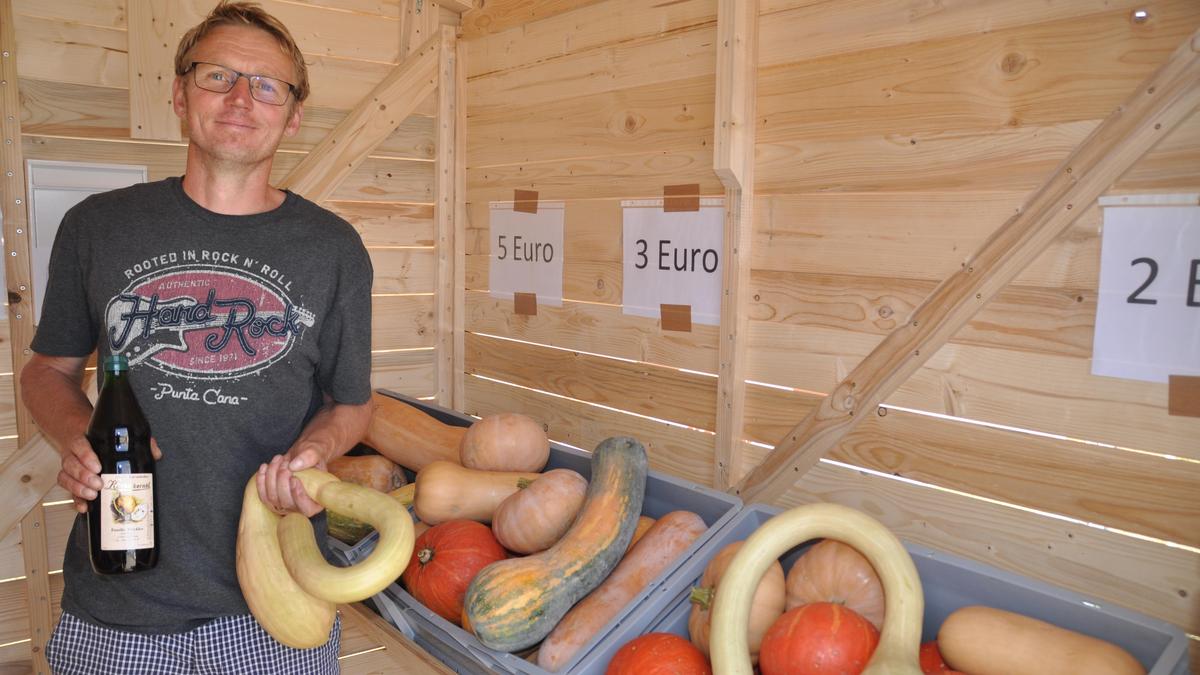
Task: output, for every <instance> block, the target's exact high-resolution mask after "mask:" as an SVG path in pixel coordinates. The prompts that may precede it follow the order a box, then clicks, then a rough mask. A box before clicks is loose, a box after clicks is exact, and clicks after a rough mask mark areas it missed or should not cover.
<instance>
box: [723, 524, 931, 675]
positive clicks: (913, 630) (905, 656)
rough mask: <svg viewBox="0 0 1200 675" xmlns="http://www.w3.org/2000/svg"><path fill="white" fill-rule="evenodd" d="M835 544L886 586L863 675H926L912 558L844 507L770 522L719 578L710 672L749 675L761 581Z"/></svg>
mask: <svg viewBox="0 0 1200 675" xmlns="http://www.w3.org/2000/svg"><path fill="white" fill-rule="evenodd" d="M817 538H830V539H837V540H838V541H841V542H844V543H846V544H849V545H850V546H853V547H854V548H856V549H858V552H859V553H862V554H863V556H865V557H866V559H867V560H868V561H869V562H870V563H871V566H872V567H874V568H875V571H876V572H877V573H878V574H879V579H880V581H882V582H883V592H884V597H885V598H886V600H887V608H886V610H885V612H884V619H883V630H882V631H881V634H880V637H879V646H878V647H876V649H875V653H874V655H873V656H872V657H871V661H870V663H868V664H867V668H866V669H865V670H864V671H863V675H921V666H920V663H919V660H918V652H919V650H920V648H921V621H922V618H923V617H922V615H923V614H924V611H925V596H924V595H923V594H922V590H921V579H920V577H918V576H917V568H916V566H915V565H913V561H912V558H911V557H909V555H908V551H906V550H904V546H903V545H901V544H900V540H898V539H896V535H894V534H892V533H891V531H889V530H888V529H887V528H886V527H884V526H883V525H882V524H880V523H879V521H877V520H875V519H874V518H871V517H870V516H868V515H866V514H865V513H861V512H859V511H856V510H854V509H851V508H849V507H846V506H841V505H839V504H807V505H805V506H798V507H796V508H794V509H791V510H788V511H784V512H783V513H781V514H779V515H777V516H775V517H774V518H771V519H770V520H768V521H767V522H766V523H764V524H763V525H762V526H761V527H759V528H758V530H756V531H755V532H754V534H752V535H750V537H749V538H748V539H747V540H746V543H745V544H743V545H742V547H741V549H740V550H738V552H737V555H735V556H734V557H733V560H732V561H731V562H730V563H729V569H728V570H726V572H725V576H724V577H722V578H721V590H720V592H719V593H717V597H716V602H715V607H714V608H713V619H712V636H711V638H712V639H711V644H710V647H711V649H712V661H713V672H717V673H721V674H722V675H751V673H753V671H754V669H753V666H751V664H750V648H749V645H748V644H747V642H746V625H747V622H748V621H749V616H750V603H751V601H752V599H753V595H754V589H755V587H756V586H757V585H758V580H759V579H761V578H762V575H763V573H764V572H765V571H766V570H767V568H768V567H769V566H770V565H771V564H772V563H775V562H776V561H777V560H778V559H779V556H781V555H783V554H784V553H785V552H786V551H788V550H789V549H791V548H792V547H794V546H798V545H800V544H802V543H804V542H806V541H808V540H810V539H817Z"/></svg>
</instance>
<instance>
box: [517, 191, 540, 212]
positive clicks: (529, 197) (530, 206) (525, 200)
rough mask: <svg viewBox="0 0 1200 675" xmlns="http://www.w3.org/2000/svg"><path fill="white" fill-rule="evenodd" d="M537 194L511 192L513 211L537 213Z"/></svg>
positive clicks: (531, 192) (532, 192)
mask: <svg viewBox="0 0 1200 675" xmlns="http://www.w3.org/2000/svg"><path fill="white" fill-rule="evenodd" d="M537 207H538V193H537V192H536V191H535V190H513V211H519V212H521V213H537Z"/></svg>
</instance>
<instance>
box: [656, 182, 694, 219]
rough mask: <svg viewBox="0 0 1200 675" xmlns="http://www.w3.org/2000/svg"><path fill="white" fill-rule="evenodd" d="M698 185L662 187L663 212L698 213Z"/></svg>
mask: <svg viewBox="0 0 1200 675" xmlns="http://www.w3.org/2000/svg"><path fill="white" fill-rule="evenodd" d="M699 210H700V184H699V183H692V184H690V185H664V186H663V211H667V212H671V211H699Z"/></svg>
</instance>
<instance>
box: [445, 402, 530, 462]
mask: <svg viewBox="0 0 1200 675" xmlns="http://www.w3.org/2000/svg"><path fill="white" fill-rule="evenodd" d="M459 458H460V460H461V461H462V465H463V466H465V467H468V468H471V469H480V470H482V471H541V470H542V469H544V468H545V467H546V461H547V460H549V459H550V440H549V439H548V438H546V431H545V429H543V428H542V425H541V424H538V423H537V422H536V421H534V419H533V418H531V417H528V416H526V415H522V414H520V413H499V414H496V415H488V416H486V417H484V418H482V419H480V420H479V421H478V422H475V423H474V424H472V425H471V428H470V429H467V433H466V434H464V435H463V437H462V444H461V445H460V447H459Z"/></svg>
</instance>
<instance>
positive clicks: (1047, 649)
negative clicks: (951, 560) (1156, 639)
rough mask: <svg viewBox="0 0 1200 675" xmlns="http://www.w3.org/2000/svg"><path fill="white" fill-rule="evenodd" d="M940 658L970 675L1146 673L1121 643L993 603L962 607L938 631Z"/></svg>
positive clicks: (1120, 674)
mask: <svg viewBox="0 0 1200 675" xmlns="http://www.w3.org/2000/svg"><path fill="white" fill-rule="evenodd" d="M937 641H938V649H939V650H940V651H941V653H942V658H944V659H945V660H946V663H947V664H948V665H949V666H950V667H951V668H954V669H955V670H960V671H962V672H965V673H971V675H1007V674H1008V673H1042V674H1044V675H1145V673H1146V669H1145V668H1143V667H1142V664H1140V663H1138V661H1137V659H1135V658H1133V656H1132V655H1131V654H1130V653H1129V652H1127V651H1125V650H1124V649H1121V648H1120V647H1118V646H1116V645H1114V644H1112V643H1111V642H1105V641H1104V640H1098V639H1096V638H1094V637H1091V636H1089V635H1083V634H1082V633H1076V632H1075V631H1071V630H1067V629H1066V628H1059V627H1058V626H1055V625H1053V624H1049V623H1046V622H1045V621H1039V620H1038V619H1034V618H1031V617H1028V616H1023V615H1021V614H1014V613H1013V612H1006V611H1004V610H1001V609H993V608H991V607H980V606H972V607H963V608H961V609H958V610H955V611H954V612H953V613H951V614H950V616H948V617H946V620H945V621H944V622H942V627H941V629H940V630H939V631H938V636H937Z"/></svg>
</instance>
